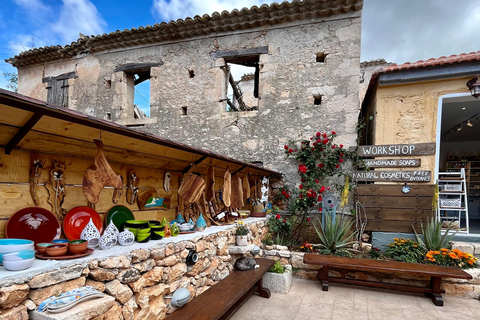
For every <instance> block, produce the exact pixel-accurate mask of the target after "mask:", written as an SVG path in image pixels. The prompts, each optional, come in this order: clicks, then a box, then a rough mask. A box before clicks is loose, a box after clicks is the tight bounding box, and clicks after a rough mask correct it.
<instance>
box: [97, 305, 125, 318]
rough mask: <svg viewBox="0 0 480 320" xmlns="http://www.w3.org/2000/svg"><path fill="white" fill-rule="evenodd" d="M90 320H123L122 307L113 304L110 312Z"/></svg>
mask: <svg viewBox="0 0 480 320" xmlns="http://www.w3.org/2000/svg"><path fill="white" fill-rule="evenodd" d="M92 320H123V314H122V307H121V306H120V305H119V304H118V303H114V304H113V307H111V308H110V310H108V311H107V312H105V313H104V314H102V315H100V316H97V317H95V318H93V319H92Z"/></svg>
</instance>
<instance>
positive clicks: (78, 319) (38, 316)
mask: <svg viewBox="0 0 480 320" xmlns="http://www.w3.org/2000/svg"><path fill="white" fill-rule="evenodd" d="M114 303H115V298H113V297H110V296H107V295H106V296H104V297H103V298H99V299H92V300H87V301H85V302H81V303H79V304H77V305H75V306H74V307H72V308H71V309H68V310H66V311H64V312H61V313H50V312H38V311H31V312H30V318H31V319H32V320H72V319H75V320H90V319H92V318H95V317H98V316H100V315H102V314H104V313H106V312H107V311H108V310H110V308H111V307H112V306H113V304H114Z"/></svg>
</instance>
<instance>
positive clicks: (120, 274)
mask: <svg viewBox="0 0 480 320" xmlns="http://www.w3.org/2000/svg"><path fill="white" fill-rule="evenodd" d="M248 227H249V230H250V231H251V232H250V233H249V235H248V242H249V243H252V244H256V245H260V244H261V240H262V239H263V238H264V236H265V234H266V232H267V229H266V227H265V220H264V219H262V220H260V221H256V222H252V223H249V224H248ZM234 234H235V228H230V229H227V230H224V231H221V232H217V233H213V234H210V235H206V236H199V237H196V238H194V239H192V240H189V241H178V242H173V243H172V242H171V243H168V244H161V243H159V244H157V245H155V246H152V247H150V248H148V249H135V250H133V251H130V252H126V253H125V254H124V255H120V256H114V257H108V258H105V259H96V260H91V261H89V262H88V264H87V265H76V264H74V261H72V265H71V266H69V267H65V268H61V269H59V270H53V271H49V272H46V273H42V274H38V275H32V277H30V278H29V279H28V280H26V281H25V282H24V283H15V281H12V280H8V279H3V280H2V279H0V319H2V320H10V319H11V320H19V319H21V320H23V319H29V316H30V317H31V318H33V319H51V318H49V317H50V316H52V314H50V315H49V316H48V317H46V318H42V316H43V314H41V313H39V312H37V311H33V310H34V309H35V308H36V307H37V306H38V305H39V304H40V303H41V302H42V301H44V300H45V299H47V298H49V297H51V296H54V295H57V294H60V293H63V292H66V291H69V290H72V289H74V288H78V287H82V286H85V285H87V286H93V287H94V288H95V289H97V290H98V291H100V292H103V293H105V294H106V296H107V297H106V298H105V300H104V301H102V303H100V304H99V303H98V301H97V300H91V301H86V302H82V303H81V304H79V306H81V308H75V314H74V315H72V316H74V319H75V320H83V319H95V320H101V319H108V320H111V319H119V320H121V319H126V320H127V319H163V318H165V316H166V315H167V314H168V313H171V312H174V311H175V309H174V308H173V307H170V304H169V302H170V301H169V299H167V298H165V296H166V295H169V294H171V293H173V292H174V291H175V290H177V289H178V288H180V287H185V288H188V290H190V292H191V294H192V298H193V297H195V296H197V295H199V294H201V293H202V292H204V291H205V290H207V289H208V288H210V287H211V286H212V285H215V283H217V282H218V281H220V280H222V279H223V278H225V277H226V276H228V275H229V274H230V271H232V270H233V263H234V261H233V259H232V256H231V255H230V253H229V250H228V247H229V246H230V245H232V244H233V243H234V242H235V235H234ZM127 248H128V247H126V249H127ZM189 249H195V250H196V251H197V252H198V257H199V259H198V262H197V263H196V264H194V265H193V266H188V265H187V264H186V263H185V259H186V257H187V255H188V252H189ZM17 282H18V281H17ZM102 299H103V298H102ZM29 311H30V314H29ZM47 315H48V314H47ZM67 315H68V313H67ZM63 316H64V315H63V313H62V319H63ZM55 319H56V318H55ZM70 319H72V318H70Z"/></svg>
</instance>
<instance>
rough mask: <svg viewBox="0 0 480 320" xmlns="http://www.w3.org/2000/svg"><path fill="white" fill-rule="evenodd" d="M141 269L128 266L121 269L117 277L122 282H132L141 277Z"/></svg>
mask: <svg viewBox="0 0 480 320" xmlns="http://www.w3.org/2000/svg"><path fill="white" fill-rule="evenodd" d="M140 276H141V275H140V270H138V269H136V268H128V269H124V270H122V271H120V272H119V273H118V274H117V279H118V280H120V282H122V283H130V282H133V281H137V280H138V279H139V278H140Z"/></svg>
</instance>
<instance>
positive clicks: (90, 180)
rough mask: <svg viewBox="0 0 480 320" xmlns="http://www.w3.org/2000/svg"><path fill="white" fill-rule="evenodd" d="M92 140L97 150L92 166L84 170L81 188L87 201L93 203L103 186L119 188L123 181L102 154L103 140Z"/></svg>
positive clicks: (95, 201)
mask: <svg viewBox="0 0 480 320" xmlns="http://www.w3.org/2000/svg"><path fill="white" fill-rule="evenodd" d="M93 142H94V143H95V145H96V146H97V149H98V152H97V155H96V156H95V159H94V161H93V163H94V165H93V167H92V168H91V169H88V170H87V171H85V175H84V176H83V182H82V189H83V194H84V195H85V198H86V199H87V201H88V202H90V203H93V204H95V203H98V200H99V199H100V193H101V192H102V190H103V188H104V187H106V186H109V187H114V188H115V189H121V188H122V186H123V183H122V179H120V176H119V175H118V174H116V173H115V171H113V169H112V167H110V165H109V164H108V161H107V158H105V155H104V154H103V142H102V141H101V140H96V139H95V140H93Z"/></svg>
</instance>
